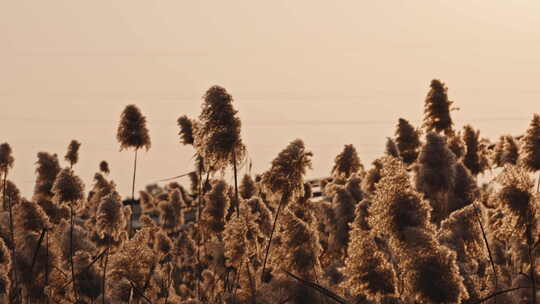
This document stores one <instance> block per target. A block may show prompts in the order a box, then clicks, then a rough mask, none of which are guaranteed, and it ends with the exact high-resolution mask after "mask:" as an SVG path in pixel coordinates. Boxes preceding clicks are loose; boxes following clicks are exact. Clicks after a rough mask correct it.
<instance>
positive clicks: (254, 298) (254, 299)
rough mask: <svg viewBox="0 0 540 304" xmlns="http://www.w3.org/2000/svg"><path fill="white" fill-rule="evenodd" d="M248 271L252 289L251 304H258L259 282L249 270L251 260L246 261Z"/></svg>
mask: <svg viewBox="0 0 540 304" xmlns="http://www.w3.org/2000/svg"><path fill="white" fill-rule="evenodd" d="M246 271H247V275H248V278H249V285H250V287H251V302H252V304H257V282H255V280H254V279H253V276H252V275H251V271H250V269H249V259H248V260H247V261H246Z"/></svg>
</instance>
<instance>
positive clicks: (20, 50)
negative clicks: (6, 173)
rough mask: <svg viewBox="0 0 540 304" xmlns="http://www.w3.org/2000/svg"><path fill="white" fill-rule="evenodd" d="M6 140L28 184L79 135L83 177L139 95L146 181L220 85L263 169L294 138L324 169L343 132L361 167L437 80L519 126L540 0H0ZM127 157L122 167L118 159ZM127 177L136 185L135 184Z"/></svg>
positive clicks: (185, 160) (176, 151) (539, 55)
mask: <svg viewBox="0 0 540 304" xmlns="http://www.w3.org/2000/svg"><path fill="white" fill-rule="evenodd" d="M0 39H1V40H0V41H1V45H0V105H1V106H2V107H1V108H2V110H1V111H0V141H8V142H9V143H10V144H11V145H12V146H13V149H14V151H15V156H16V158H17V160H16V167H15V170H14V172H13V176H14V179H15V181H16V182H17V183H18V184H19V185H20V187H21V188H22V189H23V190H24V191H25V192H26V193H28V192H29V191H30V190H31V189H32V183H33V178H34V175H33V170H34V164H33V163H34V162H35V155H36V153H37V152H38V151H41V150H46V151H50V152H56V153H58V154H59V155H60V156H63V155H64V153H65V152H64V149H65V147H66V146H67V144H68V143H69V141H70V140H71V139H72V138H75V139H79V140H80V141H82V142H83V146H82V147H81V164H80V165H79V166H78V170H79V173H80V174H81V176H83V177H84V178H85V179H86V180H89V178H90V177H91V176H92V172H93V171H95V168H97V164H98V162H99V161H100V160H101V159H108V160H110V161H111V167H112V171H113V178H114V179H115V180H116V181H117V183H118V184H119V186H120V190H121V191H122V192H123V193H127V192H128V191H127V190H128V188H129V186H128V185H129V183H128V181H129V174H130V166H131V154H130V153H125V152H122V153H120V152H118V145H117V144H116V142H115V131H116V124H117V120H118V117H119V114H120V112H121V110H122V108H123V107H124V106H125V105H126V104H128V103H136V104H138V105H139V106H140V107H141V109H142V111H143V113H144V114H146V115H147V116H148V119H149V128H150V132H151V136H152V138H153V141H154V147H153V148H152V150H151V152H149V153H147V154H145V156H143V160H144V161H145V162H146V167H147V168H146V169H145V164H144V162H143V164H141V170H140V180H141V182H140V183H141V185H140V186H141V187H142V185H143V184H145V183H147V182H149V181H153V180H155V179H157V178H161V177H166V176H169V175H175V174H176V173H181V172H180V171H185V170H188V169H189V168H190V156H191V151H190V150H189V148H185V147H181V146H179V145H178V144H177V137H176V132H177V130H176V127H175V120H176V118H177V117H178V116H180V115H181V114H188V115H190V116H196V115H197V114H198V111H199V106H200V96H201V95H202V94H203V93H204V91H205V90H206V89H207V88H208V87H209V86H211V85H213V84H220V85H223V86H225V87H226V88H227V89H228V90H229V91H230V92H231V93H232V94H233V96H235V98H236V101H235V106H236V107H237V108H238V109H239V110H240V116H241V118H242V119H243V120H244V130H243V133H244V137H245V139H246V142H247V144H248V149H249V150H250V152H251V153H250V155H251V157H252V159H253V160H254V166H255V169H256V170H257V171H261V170H264V169H266V168H267V167H268V162H269V161H270V160H271V159H272V158H273V157H274V156H275V154H277V152H279V150H281V149H282V148H283V147H284V146H285V145H286V144H287V143H288V142H289V141H290V140H293V139H294V138H296V137H301V138H304V139H305V140H306V144H307V145H308V147H311V148H312V150H313V151H314V152H315V158H316V160H315V169H314V171H313V172H312V173H311V174H312V175H313V176H320V175H324V174H326V173H327V172H328V171H329V169H330V168H331V162H332V159H333V156H334V155H335V154H337V153H338V152H339V150H341V148H342V146H343V144H348V143H353V144H355V145H356V146H357V147H358V150H359V151H360V153H361V155H360V156H361V158H363V159H364V165H368V163H369V161H371V160H373V159H374V158H375V157H376V156H377V155H379V154H380V153H381V151H382V149H383V146H384V141H385V137H386V136H391V135H392V133H393V128H394V124H395V122H396V121H397V119H398V117H405V118H408V119H410V120H412V121H414V122H416V123H417V124H418V123H419V120H420V119H421V117H422V106H423V98H424V96H425V94H426V92H427V89H428V85H429V81H430V80H431V79H432V78H441V79H442V80H443V81H445V82H446V83H447V84H448V86H449V95H450V98H451V99H454V100H455V101H456V105H457V106H459V107H460V108H461V110H460V111H459V112H456V113H455V114H454V116H455V118H456V119H457V120H458V126H459V127H460V126H461V125H463V124H465V123H471V124H473V125H474V126H475V127H478V128H480V129H481V131H482V132H483V133H484V134H486V135H489V136H491V137H495V136H497V135H499V134H501V133H516V132H522V131H523V130H524V129H525V128H526V126H527V124H528V120H529V119H530V117H532V113H534V112H538V110H537V108H538V106H537V104H538V102H539V101H540V88H539V86H538V79H540V2H539V1H533V0H531V1H524V0H521V1H517V0H516V1H508V0H506V1H502V0H501V1H499V0H496V1H495V0H493V1H433V0H431V1H427V0H420V1H418V0H414V1H358V0H357V1H313V0H311V1H307V0H296V1H277V0H274V1H253V0H252V1H216V0H214V1H204V0H203V1H201V0H199V1H186V0H176V1H166V0H160V1H135V0H129V1H127V0H126V1H119V0H109V1H72V0H71V1H68V0H66V1H59V0H58V1H57V0H48V1H38V0H34V1H26V0H17V1H10V0H3V1H0ZM115 170H116V171H115ZM124 181H125V182H124Z"/></svg>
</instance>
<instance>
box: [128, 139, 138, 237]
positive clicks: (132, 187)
mask: <svg viewBox="0 0 540 304" xmlns="http://www.w3.org/2000/svg"><path fill="white" fill-rule="evenodd" d="M137 151H139V149H135V159H134V161H133V182H132V183H131V207H132V208H133V204H134V203H135V176H136V175H137ZM129 235H133V210H131V215H130V217H129Z"/></svg>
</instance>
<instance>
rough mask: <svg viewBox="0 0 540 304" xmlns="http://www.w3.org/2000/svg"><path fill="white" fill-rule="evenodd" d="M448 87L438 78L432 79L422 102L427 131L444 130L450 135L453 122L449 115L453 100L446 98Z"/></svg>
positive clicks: (438, 131)
mask: <svg viewBox="0 0 540 304" xmlns="http://www.w3.org/2000/svg"><path fill="white" fill-rule="evenodd" d="M447 92H448V88H447V87H446V85H445V84H444V83H443V82H441V81H440V80H438V79H433V80H432V81H431V84H430V90H429V92H428V94H427V96H426V100H425V103H424V124H423V126H424V127H425V128H426V130H427V131H428V132H431V131H435V132H437V133H440V132H444V134H446V135H452V133H453V130H452V126H453V125H454V122H453V121H452V117H450V111H451V108H450V107H451V105H452V104H453V103H454V102H453V101H450V100H448V93H447Z"/></svg>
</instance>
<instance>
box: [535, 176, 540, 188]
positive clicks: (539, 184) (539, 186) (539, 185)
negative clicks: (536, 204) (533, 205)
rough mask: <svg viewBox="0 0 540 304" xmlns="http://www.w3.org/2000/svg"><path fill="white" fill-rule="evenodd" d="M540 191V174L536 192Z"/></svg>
mask: <svg viewBox="0 0 540 304" xmlns="http://www.w3.org/2000/svg"><path fill="white" fill-rule="evenodd" d="M539 191H540V172H539V173H538V183H537V184H536V192H539Z"/></svg>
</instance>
